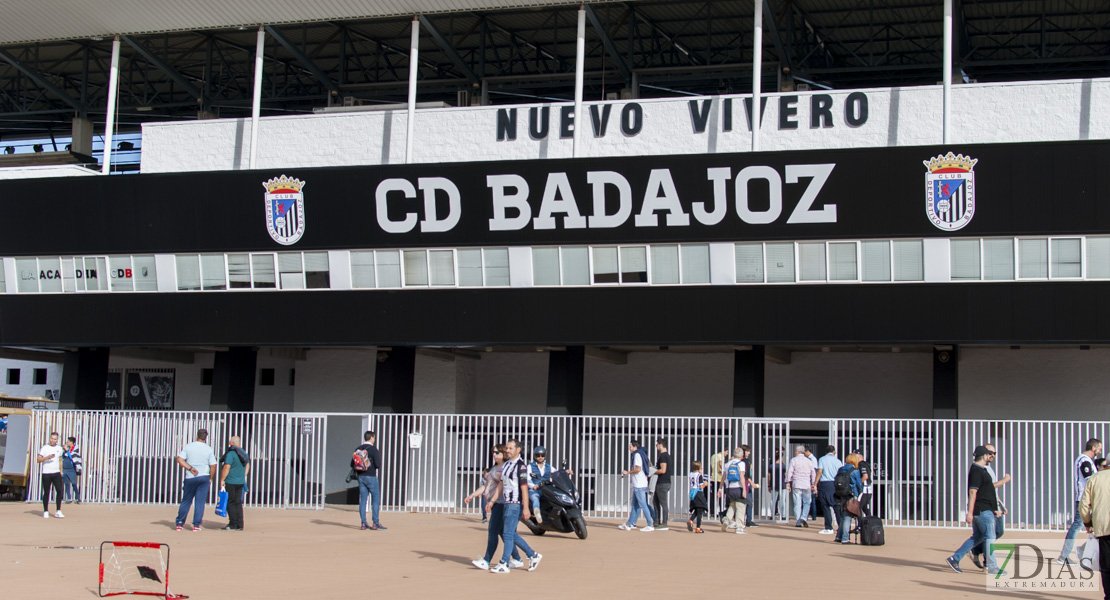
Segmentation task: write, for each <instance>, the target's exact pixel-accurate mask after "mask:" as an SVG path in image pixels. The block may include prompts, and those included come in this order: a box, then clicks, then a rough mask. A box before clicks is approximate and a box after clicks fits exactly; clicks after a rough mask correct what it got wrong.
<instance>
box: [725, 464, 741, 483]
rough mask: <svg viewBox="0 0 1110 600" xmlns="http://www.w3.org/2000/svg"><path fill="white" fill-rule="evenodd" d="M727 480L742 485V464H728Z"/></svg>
mask: <svg viewBox="0 0 1110 600" xmlns="http://www.w3.org/2000/svg"><path fill="white" fill-rule="evenodd" d="M725 479H726V480H727V481H728V482H729V483H740V463H739V462H731V463H729V464H728V471H726V472H725Z"/></svg>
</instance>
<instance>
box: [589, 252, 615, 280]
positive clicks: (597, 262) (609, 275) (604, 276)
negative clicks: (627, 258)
mask: <svg viewBox="0 0 1110 600" xmlns="http://www.w3.org/2000/svg"><path fill="white" fill-rule="evenodd" d="M593 251H594V283H619V282H620V277H619V276H618V275H617V249H616V248H594V249H593Z"/></svg>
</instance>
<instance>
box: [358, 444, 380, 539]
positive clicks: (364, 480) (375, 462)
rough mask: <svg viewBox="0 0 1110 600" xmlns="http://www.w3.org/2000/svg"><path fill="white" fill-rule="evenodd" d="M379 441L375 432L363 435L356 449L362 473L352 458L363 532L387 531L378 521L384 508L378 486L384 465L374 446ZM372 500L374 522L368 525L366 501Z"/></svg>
mask: <svg viewBox="0 0 1110 600" xmlns="http://www.w3.org/2000/svg"><path fill="white" fill-rule="evenodd" d="M377 439H378V435H377V434H376V433H374V432H373V431H367V432H366V433H364V434H362V444H360V445H359V447H358V448H355V454H357V455H359V457H360V462H363V463H364V464H362V465H360V466H362V467H365V468H364V469H362V470H361V471H360V470H359V469H358V467H356V461H355V459H354V457H353V456H352V457H351V468H354V469H355V473H357V474H358V516H359V518H360V519H362V526H361V527H360V529H362V530H363V531H366V530H371V531H377V530H379V529H380V530H382V531H384V530H385V529H386V527H385V525H382V524H381V523H380V522H379V521H378V511H379V510H380V509H381V506H382V493H381V488H380V487H379V486H378V468H379V467H380V466H381V464H382V455H381V453H379V452H378V447H377V446H376V445H375V444H374V443H375V442H376V441H377ZM367 497H369V498H370V504H371V509H372V510H371V515H370V516H371V517H373V521H372V522H371V523H370V524H368V523H367V522H366V499H367Z"/></svg>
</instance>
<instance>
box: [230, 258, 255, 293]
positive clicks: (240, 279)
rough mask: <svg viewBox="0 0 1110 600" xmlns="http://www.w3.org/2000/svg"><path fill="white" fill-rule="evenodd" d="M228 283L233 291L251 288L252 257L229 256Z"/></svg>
mask: <svg viewBox="0 0 1110 600" xmlns="http://www.w3.org/2000/svg"><path fill="white" fill-rule="evenodd" d="M227 281H228V287H229V288H231V289H233V290H235V289H243V288H248V289H249V288H250V287H251V263H250V255H248V254H228V255H227Z"/></svg>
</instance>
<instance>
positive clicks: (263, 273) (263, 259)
mask: <svg viewBox="0 0 1110 600" xmlns="http://www.w3.org/2000/svg"><path fill="white" fill-rule="evenodd" d="M251 269H252V270H253V271H254V288H255V289H273V288H276V287H277V275H276V274H275V273H274V255H273V254H269V253H267V254H252V255H251Z"/></svg>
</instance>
